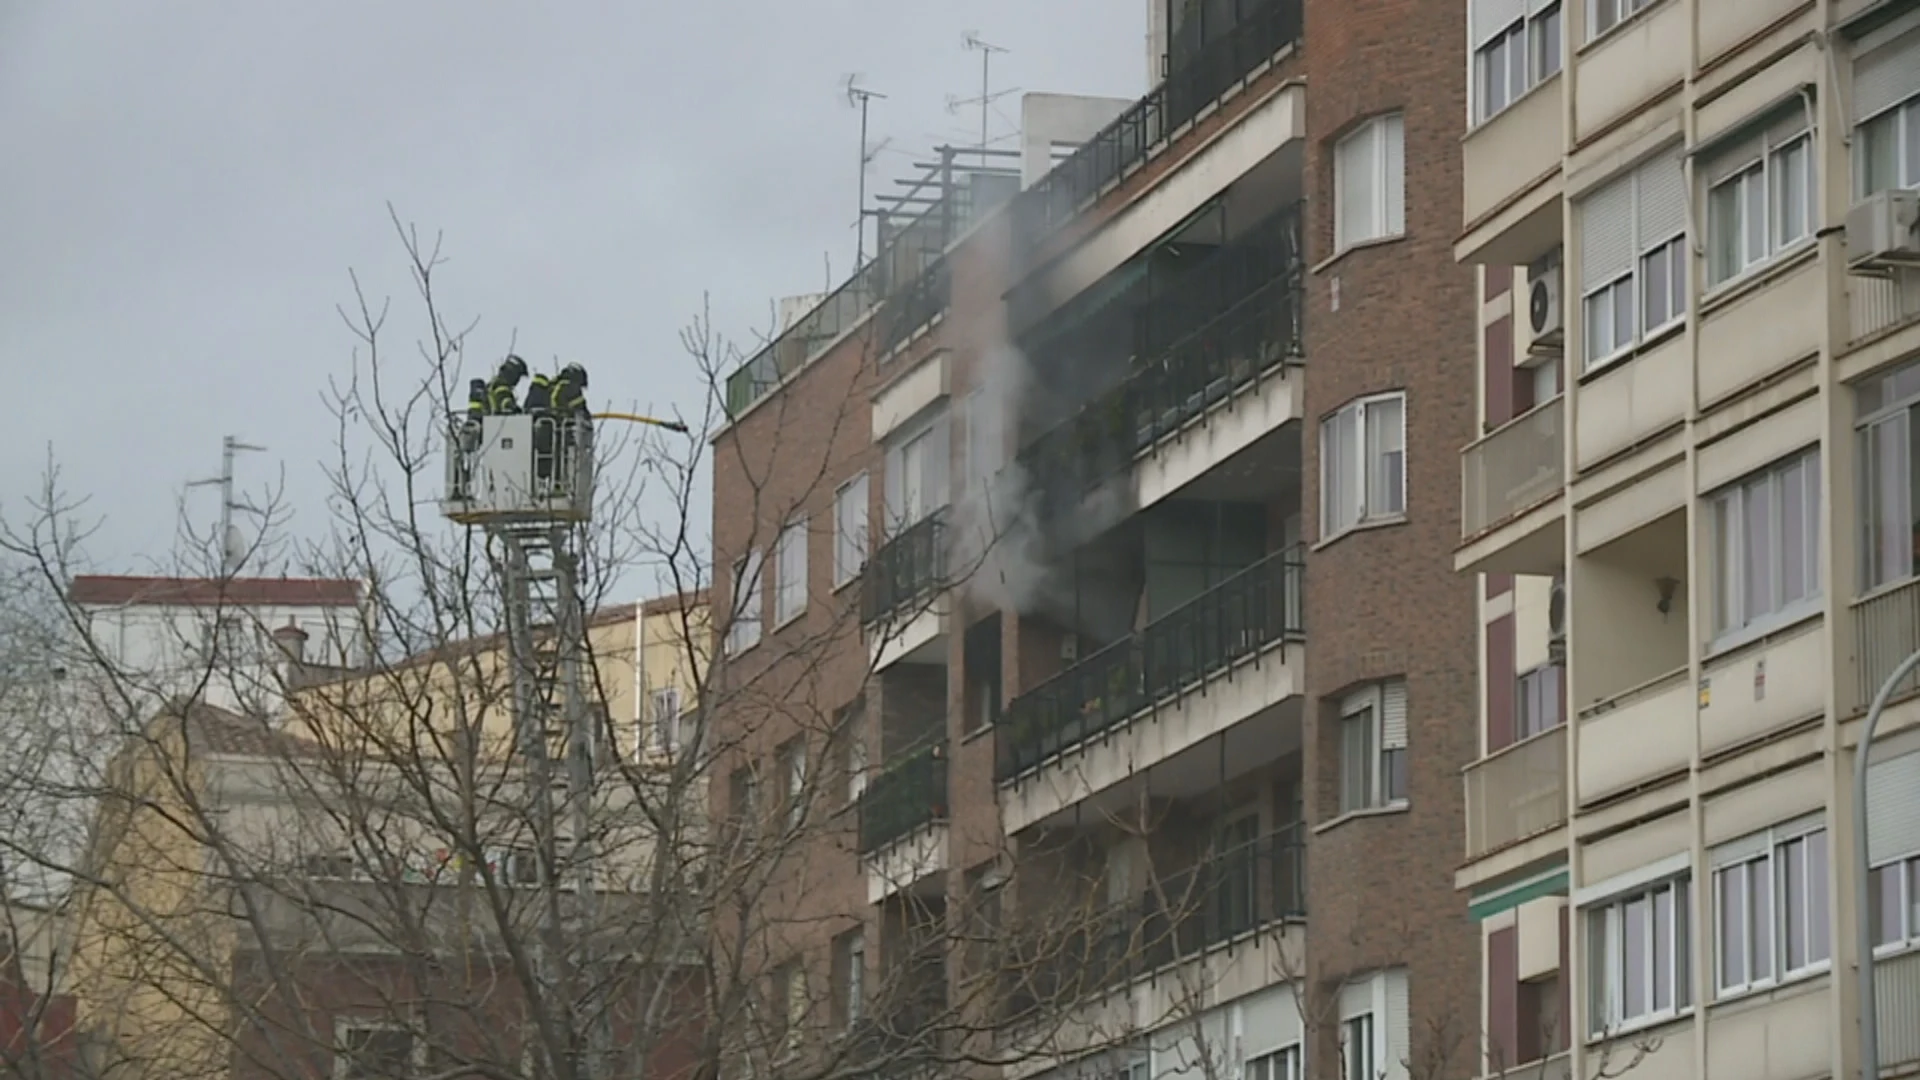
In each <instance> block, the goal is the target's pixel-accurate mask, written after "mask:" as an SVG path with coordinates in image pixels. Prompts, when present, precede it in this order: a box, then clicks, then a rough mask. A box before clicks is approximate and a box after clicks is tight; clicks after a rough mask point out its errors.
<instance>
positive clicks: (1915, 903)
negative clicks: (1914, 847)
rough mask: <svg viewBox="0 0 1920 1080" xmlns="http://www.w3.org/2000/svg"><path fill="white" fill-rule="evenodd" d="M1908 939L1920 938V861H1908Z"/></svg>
mask: <svg viewBox="0 0 1920 1080" xmlns="http://www.w3.org/2000/svg"><path fill="white" fill-rule="evenodd" d="M1906 930H1907V937H1909V938H1920V859H1909V860H1907V926H1906Z"/></svg>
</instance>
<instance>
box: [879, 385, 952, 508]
mask: <svg viewBox="0 0 1920 1080" xmlns="http://www.w3.org/2000/svg"><path fill="white" fill-rule="evenodd" d="M950 430H951V427H950V425H949V423H948V420H947V416H946V414H945V413H944V412H943V413H941V414H940V415H939V416H937V417H935V418H934V419H933V420H931V421H929V422H927V423H925V424H922V425H920V426H919V427H917V428H914V429H912V430H910V431H909V432H908V433H907V434H906V435H905V437H903V438H901V439H899V440H898V441H896V442H894V443H893V444H892V446H891V447H889V448H888V450H887V460H886V470H887V472H886V483H887V490H886V511H887V513H886V521H885V523H884V524H885V526H886V530H887V535H888V536H898V535H899V534H900V533H902V532H904V531H906V530H907V529H909V528H912V527H913V526H914V525H916V524H918V523H919V522H921V521H923V520H925V519H926V518H927V517H929V516H931V515H932V514H933V512H934V511H935V510H938V509H940V508H941V507H943V506H945V505H947V502H948V499H949V493H948V483H947V454H948V448H949V447H950V446H951V445H952V443H951V441H950V435H949V432H950Z"/></svg>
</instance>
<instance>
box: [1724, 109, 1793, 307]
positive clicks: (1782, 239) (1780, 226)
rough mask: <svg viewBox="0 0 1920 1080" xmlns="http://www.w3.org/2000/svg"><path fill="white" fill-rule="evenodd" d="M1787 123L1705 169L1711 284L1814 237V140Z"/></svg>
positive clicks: (1782, 123)
mask: <svg viewBox="0 0 1920 1080" xmlns="http://www.w3.org/2000/svg"><path fill="white" fill-rule="evenodd" d="M1792 108H1793V114H1792V115H1791V116H1790V117H1789V118H1788V119H1787V120H1785V121H1782V122H1780V123H1778V124H1775V125H1773V126H1772V127H1771V128H1769V129H1767V130H1765V131H1762V132H1761V133H1759V134H1757V135H1754V136H1753V137H1751V138H1749V139H1746V140H1744V141H1742V142H1741V143H1740V144H1739V145H1738V146H1735V147H1733V148H1731V149H1728V150H1725V151H1722V152H1721V153H1719V154H1716V155H1714V158H1713V160H1712V162H1711V164H1710V165H1709V166H1708V169H1707V238H1708V241H1709V244H1708V250H1707V281H1708V284H1710V285H1718V284H1720V283H1721V282H1723V281H1727V280H1729V279H1730V278H1734V277H1737V276H1739V275H1740V274H1741V273H1743V272H1744V271H1746V270H1747V269H1748V268H1750V267H1753V266H1757V265H1759V264H1760V263H1763V262H1765V261H1767V260H1768V259H1771V258H1772V257H1773V256H1775V255H1777V254H1779V253H1780V252H1781V251H1783V250H1785V249H1786V248H1788V247H1790V246H1792V245H1793V244H1795V243H1798V242H1799V241H1801V240H1804V239H1806V238H1807V237H1808V236H1810V235H1812V227H1811V225H1810V222H1811V221H1812V219H1813V215H1814V202H1813V176H1814V173H1813V140H1812V137H1811V136H1810V135H1808V133H1807V128H1806V121H1805V119H1804V118H1803V117H1802V116H1801V115H1800V109H1801V106H1800V104H1799V103H1798V102H1795V103H1794V104H1793V106H1792Z"/></svg>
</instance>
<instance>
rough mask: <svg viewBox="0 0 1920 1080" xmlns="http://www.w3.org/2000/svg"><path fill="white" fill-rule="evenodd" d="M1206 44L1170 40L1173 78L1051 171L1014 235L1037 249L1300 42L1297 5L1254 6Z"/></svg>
mask: <svg viewBox="0 0 1920 1080" xmlns="http://www.w3.org/2000/svg"><path fill="white" fill-rule="evenodd" d="M1248 6H1249V7H1251V9H1252V10H1251V11H1249V12H1248V13H1247V14H1246V15H1245V16H1243V17H1242V18H1241V19H1240V21H1239V22H1238V24H1237V25H1236V26H1234V28H1233V29H1231V30H1229V31H1227V32H1226V33H1224V34H1221V35H1220V36H1218V37H1216V38H1214V39H1213V40H1211V41H1205V42H1199V43H1195V44H1192V45H1188V44H1186V43H1184V42H1179V41H1176V42H1175V43H1174V48H1173V49H1171V50H1170V51H1169V55H1170V57H1173V58H1174V60H1173V61H1172V64H1171V66H1172V67H1173V71H1172V74H1170V75H1168V76H1167V79H1166V81H1165V82H1162V83H1161V84H1160V85H1159V86H1156V87H1154V88H1153V89H1152V90H1149V91H1148V92H1147V94H1146V96H1145V97H1143V98H1141V99H1140V100H1139V101H1137V102H1135V103H1134V104H1133V106H1132V107H1130V108H1129V109H1127V111H1126V112H1123V113H1121V114H1120V115H1119V116H1118V117H1116V118H1115V119H1114V121H1113V122H1112V123H1110V124H1108V125H1107V126H1106V127H1105V128H1102V129H1101V130H1100V132H1099V133H1098V134H1096V135H1095V136H1094V137H1093V138H1092V139H1089V140H1088V141H1087V142H1086V143H1085V144H1083V145H1082V146H1081V147H1080V148H1079V149H1078V150H1076V151H1074V153H1073V155H1072V156H1071V157H1069V158H1067V159H1066V160H1065V161H1062V162H1061V163H1060V164H1058V165H1056V166H1054V168H1053V170H1052V171H1051V172H1049V173H1047V175H1046V176H1044V177H1042V178H1041V179H1040V180H1039V182H1037V183H1035V184H1034V185H1033V186H1032V187H1030V188H1028V189H1027V190H1026V191H1024V192H1021V194H1020V197H1019V200H1018V201H1017V202H1016V203H1015V205H1014V209H1015V212H1016V213H1019V214H1020V215H1021V218H1020V223H1021V229H1020V232H1021V234H1022V235H1023V236H1025V237H1026V242H1027V243H1028V244H1029V245H1030V246H1033V247H1037V246H1038V245H1039V244H1040V243H1041V242H1042V241H1044V240H1045V239H1046V238H1047V237H1048V236H1050V235H1052V234H1053V233H1054V232H1055V231H1056V230H1058V229H1059V228H1060V227H1061V226H1062V225H1065V224H1066V223H1067V222H1069V221H1071V220H1073V218H1074V217H1075V216H1076V215H1078V214H1079V213H1080V211H1081V210H1082V209H1084V208H1085V207H1086V206H1088V205H1089V204H1091V203H1092V202H1093V201H1094V200H1095V199H1098V198H1099V197H1100V195H1101V193H1102V192H1104V191H1106V190H1107V188H1108V187H1109V186H1111V185H1113V184H1116V183H1118V182H1119V181H1120V179H1121V178H1122V177H1124V176H1126V175H1127V174H1128V173H1129V172H1131V171H1132V170H1133V169H1135V168H1136V167H1138V166H1140V165H1143V164H1145V163H1146V162H1147V161H1149V160H1151V159H1152V158H1153V157H1154V156H1156V155H1157V154H1159V153H1160V152H1161V151H1162V150H1164V149H1165V148H1166V139H1167V137H1168V136H1169V135H1171V134H1173V133H1174V132H1176V131H1178V130H1179V129H1180V127H1181V126H1182V125H1184V124H1186V123H1187V122H1188V121H1190V120H1192V119H1193V118H1194V117H1196V116H1198V115H1199V114H1200V113H1201V112H1202V111H1204V110H1205V109H1206V108H1207V107H1208V106H1210V105H1212V104H1213V103H1214V102H1215V101H1217V100H1219V98H1220V97H1221V96H1222V95H1223V94H1225V93H1226V92H1227V91H1228V90H1231V89H1232V88H1233V86H1234V84H1236V83H1238V82H1239V81H1240V80H1242V79H1244V78H1246V77H1247V75H1248V74H1249V73H1251V72H1252V71H1253V70H1254V69H1255V68H1257V67H1259V66H1260V65H1261V64H1264V63H1266V62H1267V61H1269V60H1272V59H1273V57H1274V56H1275V55H1276V54H1277V53H1279V52H1280V50H1281V49H1284V48H1286V47H1287V46H1288V45H1290V44H1293V43H1294V42H1297V41H1299V40H1300V30H1301V10H1302V5H1301V0H1265V2H1254V3H1251V4H1249V5H1248Z"/></svg>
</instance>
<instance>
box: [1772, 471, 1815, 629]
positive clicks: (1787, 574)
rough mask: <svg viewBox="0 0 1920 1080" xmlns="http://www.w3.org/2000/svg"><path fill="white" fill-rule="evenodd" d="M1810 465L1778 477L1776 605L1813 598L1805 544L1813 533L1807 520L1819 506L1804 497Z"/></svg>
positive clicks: (1809, 559) (1809, 564)
mask: <svg viewBox="0 0 1920 1080" xmlns="http://www.w3.org/2000/svg"><path fill="white" fill-rule="evenodd" d="M1810 466H1811V462H1807V463H1803V464H1799V465H1795V466H1793V467H1791V468H1789V469H1787V470H1786V471H1785V472H1784V473H1782V474H1781V476H1780V602H1781V603H1782V604H1791V603H1793V602H1794V601H1795V600H1802V599H1805V598H1806V597H1808V596H1811V595H1813V584H1812V582H1811V581H1809V580H1808V575H1809V572H1810V571H1811V570H1812V562H1813V560H1812V559H1811V558H1809V557H1808V554H1807V542H1808V541H1809V540H1811V539H1812V538H1813V531H1812V530H1811V529H1809V528H1808V527H1807V519H1808V517H1809V516H1811V515H1813V514H1815V513H1816V512H1817V510H1818V506H1819V504H1818V503H1817V502H1816V501H1813V500H1810V499H1808V498H1807V478H1808V476H1809V475H1810V474H1811V473H1812V472H1813V469H1812V468H1811V467H1810Z"/></svg>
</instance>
